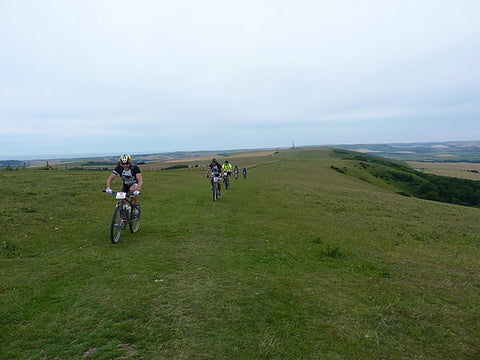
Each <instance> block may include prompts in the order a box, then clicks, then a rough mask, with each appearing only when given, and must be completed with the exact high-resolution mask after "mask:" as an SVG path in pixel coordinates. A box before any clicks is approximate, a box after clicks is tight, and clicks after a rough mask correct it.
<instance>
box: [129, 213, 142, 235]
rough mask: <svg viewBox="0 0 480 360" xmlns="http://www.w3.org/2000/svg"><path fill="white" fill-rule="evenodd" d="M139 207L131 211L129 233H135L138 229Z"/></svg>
mask: <svg viewBox="0 0 480 360" xmlns="http://www.w3.org/2000/svg"><path fill="white" fill-rule="evenodd" d="M140 215H141V212H140V207H137V208H134V209H133V210H132V219H131V221H130V231H131V232H132V233H136V232H137V231H138V229H140Z"/></svg>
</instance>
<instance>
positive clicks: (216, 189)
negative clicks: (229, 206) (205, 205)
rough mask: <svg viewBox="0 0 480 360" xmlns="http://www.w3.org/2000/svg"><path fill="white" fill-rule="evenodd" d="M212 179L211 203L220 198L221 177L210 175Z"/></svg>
mask: <svg viewBox="0 0 480 360" xmlns="http://www.w3.org/2000/svg"><path fill="white" fill-rule="evenodd" d="M212 179H213V185H212V195H213V201H217V199H218V198H219V197H220V182H221V181H222V176H221V175H214V174H212Z"/></svg>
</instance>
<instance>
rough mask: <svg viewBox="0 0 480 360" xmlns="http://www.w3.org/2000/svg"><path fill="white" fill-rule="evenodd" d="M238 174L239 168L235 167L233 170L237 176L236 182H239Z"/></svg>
mask: <svg viewBox="0 0 480 360" xmlns="http://www.w3.org/2000/svg"><path fill="white" fill-rule="evenodd" d="M238 172H239V169H238V166H237V165H235V167H234V168H233V173H234V174H235V180H238Z"/></svg>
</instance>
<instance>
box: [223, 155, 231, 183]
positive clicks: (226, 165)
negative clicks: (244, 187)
mask: <svg viewBox="0 0 480 360" xmlns="http://www.w3.org/2000/svg"><path fill="white" fill-rule="evenodd" d="M222 169H223V172H224V173H226V174H227V180H228V182H229V183H230V175H231V174H232V164H230V163H229V162H228V160H225V163H224V164H223V165H222Z"/></svg>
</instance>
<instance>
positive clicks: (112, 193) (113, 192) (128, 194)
mask: <svg viewBox="0 0 480 360" xmlns="http://www.w3.org/2000/svg"><path fill="white" fill-rule="evenodd" d="M102 191H103V192H104V193H106V192H107V191H106V190H102ZM117 193H118V191H113V190H112V192H111V193H110V195H114V196H115V195H117ZM107 194H108V193H107ZM126 194H127V197H131V196H135V195H133V192H131V191H127V192H126ZM139 195H140V194H139Z"/></svg>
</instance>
